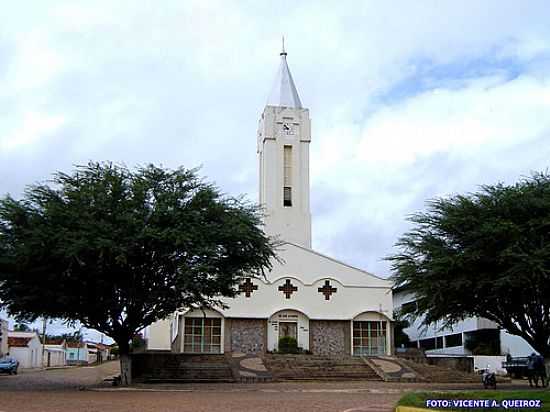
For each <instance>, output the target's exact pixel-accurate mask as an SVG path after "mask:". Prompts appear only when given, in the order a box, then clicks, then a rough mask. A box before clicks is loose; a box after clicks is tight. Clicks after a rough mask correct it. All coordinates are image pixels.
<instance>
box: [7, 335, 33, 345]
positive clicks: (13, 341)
mask: <svg viewBox="0 0 550 412" xmlns="http://www.w3.org/2000/svg"><path fill="white" fill-rule="evenodd" d="M31 339H32V338H14V337H13V336H8V346H11V347H14V348H26V347H27V346H28V345H29V341H30V340H31Z"/></svg>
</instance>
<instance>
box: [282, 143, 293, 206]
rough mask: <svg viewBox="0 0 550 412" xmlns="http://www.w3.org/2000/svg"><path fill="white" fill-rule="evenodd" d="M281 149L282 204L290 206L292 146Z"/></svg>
mask: <svg viewBox="0 0 550 412" xmlns="http://www.w3.org/2000/svg"><path fill="white" fill-rule="evenodd" d="M283 150H284V152H283V163H284V165H283V167H284V170H283V206H292V146H287V145H285V146H284V149H283Z"/></svg>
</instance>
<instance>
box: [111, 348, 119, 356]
mask: <svg viewBox="0 0 550 412" xmlns="http://www.w3.org/2000/svg"><path fill="white" fill-rule="evenodd" d="M119 354H120V351H119V350H118V346H116V345H115V346H111V356H112V357H114V358H116V357H118V355H119Z"/></svg>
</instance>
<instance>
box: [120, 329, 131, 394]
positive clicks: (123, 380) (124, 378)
mask: <svg viewBox="0 0 550 412" xmlns="http://www.w3.org/2000/svg"><path fill="white" fill-rule="evenodd" d="M129 342H130V340H129V339H124V338H123V339H121V340H120V341H119V342H117V345H118V350H119V356H120V384H121V385H122V386H128V385H131V384H132V359H131V358H130V343H129Z"/></svg>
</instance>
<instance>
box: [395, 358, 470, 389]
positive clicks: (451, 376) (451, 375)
mask: <svg viewBox="0 0 550 412" xmlns="http://www.w3.org/2000/svg"><path fill="white" fill-rule="evenodd" d="M400 362H401V363H403V364H404V365H406V366H408V367H409V368H410V369H412V370H413V371H415V372H416V373H417V374H418V375H420V376H421V377H423V378H424V380H425V381H427V382H437V383H474V382H480V379H481V378H480V377H479V376H478V375H475V374H473V373H467V372H462V371H459V370H457V369H451V368H445V367H441V366H435V365H429V364H428V363H418V362H414V361H412V360H409V359H400Z"/></svg>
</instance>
